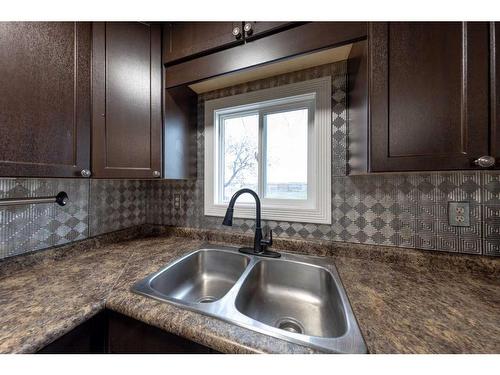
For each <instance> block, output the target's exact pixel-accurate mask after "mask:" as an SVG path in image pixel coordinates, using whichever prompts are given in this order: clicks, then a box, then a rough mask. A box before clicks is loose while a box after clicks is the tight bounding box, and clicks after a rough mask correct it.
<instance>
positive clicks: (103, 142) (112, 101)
mask: <svg viewBox="0 0 500 375" xmlns="http://www.w3.org/2000/svg"><path fill="white" fill-rule="evenodd" d="M160 37H161V33H160V27H159V26H158V25H145V24H142V23H133V22H130V23H129V22H119V23H105V24H104V23H97V24H94V46H93V48H94V62H93V64H94V74H93V104H94V106H93V169H94V175H95V177H123V178H145V177H154V175H153V171H160V170H161V134H162V133H161V52H160V51H161V42H160Z"/></svg>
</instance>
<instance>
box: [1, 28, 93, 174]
mask: <svg viewBox="0 0 500 375" xmlns="http://www.w3.org/2000/svg"><path fill="white" fill-rule="evenodd" d="M90 46H91V26H90V24H89V23H72V22H1V23H0V139H2V147H0V175H2V176H46V177H75V176H81V175H80V171H81V170H82V169H88V168H89V164H90V52H91V51H90V48H91V47H90Z"/></svg>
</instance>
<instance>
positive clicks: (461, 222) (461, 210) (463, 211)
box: [448, 202, 470, 227]
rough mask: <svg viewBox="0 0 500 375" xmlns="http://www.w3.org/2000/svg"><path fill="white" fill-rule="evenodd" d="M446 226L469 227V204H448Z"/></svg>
mask: <svg viewBox="0 0 500 375" xmlns="http://www.w3.org/2000/svg"><path fill="white" fill-rule="evenodd" d="M448 224H449V225H451V226H454V227H470V209H469V202H448Z"/></svg>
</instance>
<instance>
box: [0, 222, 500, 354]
mask: <svg viewBox="0 0 500 375" xmlns="http://www.w3.org/2000/svg"><path fill="white" fill-rule="evenodd" d="M129 237H131V236H130V235H128V236H127V235H124V234H123V233H122V234H117V235H110V236H107V237H105V238H104V239H92V240H86V241H84V242H82V243H80V244H76V245H71V246H67V247H64V248H59V249H51V250H47V251H42V252H38V253H35V254H32V255H26V256H21V257H17V258H16V259H9V260H6V261H3V262H0V352H1V353H33V352H36V351H38V350H39V349H41V348H43V347H44V346H46V345H48V344H49V343H51V342H53V341H54V340H56V339H57V338H59V337H61V336H62V335H64V334H65V333H67V332H69V331H71V330H72V329H73V328H75V327H76V326H78V325H79V324H81V323H82V322H84V321H86V320H88V319H89V318H91V317H92V316H94V315H95V314H97V313H98V312H99V311H101V310H103V309H104V308H107V309H110V310H114V311H116V312H119V313H122V314H124V315H127V316H129V317H132V318H135V319H137V320H140V321H142V322H145V323H147V324H150V325H153V326H156V327H158V328H161V329H163V330H165V331H168V332H171V333H174V334H176V335H179V336H182V337H185V338H187V339H190V340H192V341H195V342H198V343H200V344H202V345H205V346H208V347H211V348H213V349H215V350H217V351H220V352H225V353H315V352H317V351H316V350H312V349H309V348H307V347H304V346H302V345H298V344H294V343H290V342H288V341H284V340H280V339H277V338H273V337H270V336H267V335H263V334H261V333H258V332H254V331H251V330H248V329H245V328H242V327H239V326H236V325H233V324H231V323H226V322H223V321H221V320H219V319H216V318H212V317H208V316H204V315H201V314H198V313H195V312H192V311H188V310H185V309H182V308H180V307H176V306H174V305H171V304H168V303H164V302H160V301H156V300H153V299H151V298H147V297H143V296H140V295H137V294H135V293H132V292H131V291H130V287H131V286H132V285H133V284H134V283H135V282H136V281H138V280H140V279H142V278H144V277H145V276H147V275H149V274H150V273H152V272H155V271H157V270H159V269H160V268H162V267H164V266H165V265H166V264H167V263H169V262H171V261H173V260H175V259H177V258H179V257H181V256H182V255H184V254H186V253H188V252H190V251H192V250H194V249H197V248H201V247H203V246H204V245H206V244H207V243H210V244H225V245H231V244H232V243H234V244H241V243H248V241H249V238H248V237H244V236H237V235H228V234H218V233H216V232H210V231H203V230H190V229H167V230H165V231H163V233H160V234H158V235H157V236H154V237H152V236H148V237H142V238H136V239H133V238H132V239H130V238H129ZM132 237H133V236H132ZM275 242H276V246H274V248H275V249H280V248H281V249H286V251H290V252H302V253H306V254H312V255H319V256H330V257H333V258H334V262H335V264H336V267H337V270H338V272H339V274H340V277H341V279H342V283H343V284H344V288H345V289H346V292H347V295H348V297H349V300H350V302H351V306H352V308H353V311H354V314H355V316H356V318H357V320H358V323H359V326H360V329H361V331H362V333H363V336H364V338H365V341H366V344H367V346H368V349H369V351H370V353H500V277H499V276H500V263H499V262H500V259H494V258H485V257H474V256H460V255H453V254H452V255H449V254H436V253H426V252H421V251H415V250H407V249H394V248H381V247H375V246H366V245H347V244H335V243H310V242H305V241H294V240H278V241H275Z"/></svg>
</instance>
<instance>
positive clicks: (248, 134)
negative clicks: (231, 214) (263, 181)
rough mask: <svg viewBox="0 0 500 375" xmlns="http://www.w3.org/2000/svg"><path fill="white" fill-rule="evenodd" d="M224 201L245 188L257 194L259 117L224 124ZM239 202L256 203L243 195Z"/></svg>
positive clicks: (242, 118)
mask: <svg viewBox="0 0 500 375" xmlns="http://www.w3.org/2000/svg"><path fill="white" fill-rule="evenodd" d="M222 126H223V149H222V150H221V151H222V152H223V160H224V162H223V171H224V177H223V201H224V202H228V201H229V199H231V196H232V195H233V194H234V193H235V192H236V191H238V190H239V189H242V188H249V189H252V190H255V191H258V164H257V156H258V145H259V142H258V134H259V116H258V115H257V114H252V115H246V116H239V117H232V118H226V119H224V120H223V124H222ZM238 201H239V202H253V198H252V196H250V195H249V194H243V195H242V196H241V198H239V199H238Z"/></svg>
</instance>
